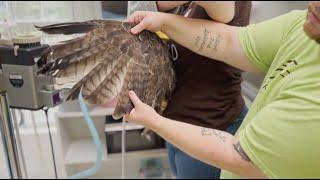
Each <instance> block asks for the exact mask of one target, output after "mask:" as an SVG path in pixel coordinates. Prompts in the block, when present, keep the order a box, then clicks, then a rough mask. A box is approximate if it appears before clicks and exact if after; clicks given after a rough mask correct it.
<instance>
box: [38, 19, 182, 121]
mask: <svg viewBox="0 0 320 180" xmlns="http://www.w3.org/2000/svg"><path fill="white" fill-rule="evenodd" d="M132 27H133V24H130V23H128V22H120V21H115V20H91V21H86V22H71V23H61V24H53V25H49V26H42V27H39V26H36V28H38V29H39V30H40V31H43V32H45V33H47V34H64V35H72V34H79V33H82V34H84V35H83V36H80V37H76V38H73V39H71V40H67V41H63V42H60V43H58V44H56V45H52V46H51V47H49V48H48V49H46V50H45V51H44V52H43V53H42V55H41V59H40V60H39V62H38V66H39V71H38V73H40V74H45V75H52V76H53V77H54V78H55V79H56V83H57V84H59V83H60V84H61V83H62V84H63V83H70V82H72V83H73V85H72V88H71V90H70V91H69V93H68V96H67V100H74V99H76V98H77V97H78V94H79V92H80V89H81V88H82V91H83V97H84V99H85V100H86V102H88V103H90V104H95V105H103V104H105V103H107V102H110V101H111V100H112V99H114V98H115V97H117V104H116V107H115V111H114V114H113V118H115V119H120V118H122V117H123V116H124V115H125V114H126V113H129V112H130V111H131V110H132V109H133V104H132V102H131V101H130V99H129V97H128V92H129V91H130V90H133V91H135V92H136V94H137V95H138V96H139V98H141V100H142V101H143V102H145V103H146V104H148V105H150V106H152V107H153V108H154V109H155V110H156V111H157V112H159V113H162V112H163V111H164V110H165V108H166V104H167V101H168V100H169V98H170V96H171V94H172V92H173V90H174V88H175V81H176V76H175V72H174V68H173V63H172V61H171V57H170V53H169V49H170V48H169V46H168V44H167V43H166V42H165V41H164V40H162V39H160V38H159V37H158V36H157V35H156V34H155V33H152V32H150V31H143V32H141V33H140V34H139V35H132V34H131V33H130V29H131V28H132Z"/></svg>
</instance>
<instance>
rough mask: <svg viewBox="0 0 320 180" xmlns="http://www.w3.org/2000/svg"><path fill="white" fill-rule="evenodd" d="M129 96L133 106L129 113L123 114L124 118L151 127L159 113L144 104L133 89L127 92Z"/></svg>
mask: <svg viewBox="0 0 320 180" xmlns="http://www.w3.org/2000/svg"><path fill="white" fill-rule="evenodd" d="M129 97H130V99H131V101H132V103H133V105H134V108H133V109H132V110H131V112H130V113H129V114H127V115H125V116H124V119H125V120H127V121H129V122H133V123H136V124H141V125H143V126H145V127H148V128H151V126H152V124H153V122H154V121H156V120H157V118H159V117H160V115H159V114H158V113H157V112H156V111H155V110H154V109H153V108H152V107H150V106H148V105H147V104H144V103H143V102H142V101H141V100H140V99H139V97H138V96H137V95H136V94H135V93H134V92H133V91H130V92H129Z"/></svg>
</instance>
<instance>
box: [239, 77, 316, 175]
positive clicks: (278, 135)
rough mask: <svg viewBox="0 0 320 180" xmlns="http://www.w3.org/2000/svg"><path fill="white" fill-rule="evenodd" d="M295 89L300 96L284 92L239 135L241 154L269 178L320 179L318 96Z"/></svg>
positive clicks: (305, 90)
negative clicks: (246, 156)
mask: <svg viewBox="0 0 320 180" xmlns="http://www.w3.org/2000/svg"><path fill="white" fill-rule="evenodd" d="M318 85H320V83H318ZM297 88H298V89H299V88H300V89H301V90H303V91H304V92H303V91H301V92H297V91H295V90H289V91H286V92H284V93H283V94H282V95H281V97H279V98H278V100H276V101H274V102H273V103H270V104H269V105H267V106H266V107H265V108H263V109H262V110H261V111H260V112H259V113H258V114H257V115H256V116H255V117H254V118H253V119H252V120H251V122H250V123H249V124H248V125H247V126H246V127H245V128H244V129H243V130H241V131H240V132H239V141H240V144H241V146H242V147H243V149H244V151H245V152H246V153H247V155H248V156H249V158H250V159H251V160H252V162H253V163H254V164H255V165H257V166H258V167H259V169H260V170H262V172H264V173H265V174H266V175H267V176H268V177H269V178H315V177H320V172H319V167H320V161H319V159H320V140H319V137H320V114H319V112H320V93H319V91H318V90H315V89H316V88H313V89H314V90H315V91H312V92H310V91H308V87H307V86H297ZM309 89H310V88H309Z"/></svg>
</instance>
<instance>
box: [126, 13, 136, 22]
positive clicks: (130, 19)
mask: <svg viewBox="0 0 320 180" xmlns="http://www.w3.org/2000/svg"><path fill="white" fill-rule="evenodd" d="M125 22H128V23H134V16H133V15H131V16H129V17H128V18H127V19H126V20H125Z"/></svg>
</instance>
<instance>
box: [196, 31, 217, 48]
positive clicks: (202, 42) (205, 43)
mask: <svg viewBox="0 0 320 180" xmlns="http://www.w3.org/2000/svg"><path fill="white" fill-rule="evenodd" d="M220 42H221V34H217V35H212V34H210V31H208V29H207V28H204V30H203V34H202V35H200V36H197V37H196V38H195V42H194V45H195V46H196V47H197V48H199V51H203V49H205V48H206V49H212V50H214V51H218V46H219V44H220Z"/></svg>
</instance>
